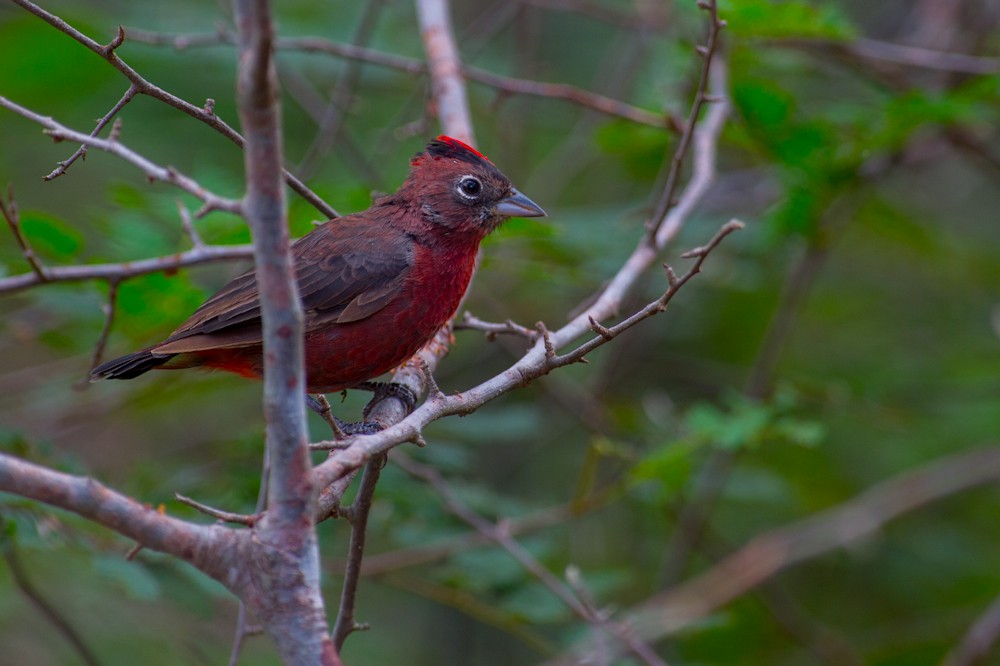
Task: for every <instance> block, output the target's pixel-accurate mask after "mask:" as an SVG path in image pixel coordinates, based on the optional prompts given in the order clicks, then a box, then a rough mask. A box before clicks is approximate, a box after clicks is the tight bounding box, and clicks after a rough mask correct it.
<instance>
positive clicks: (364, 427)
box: [333, 416, 385, 436]
mask: <svg viewBox="0 0 1000 666" xmlns="http://www.w3.org/2000/svg"><path fill="white" fill-rule="evenodd" d="M333 420H334V422H335V423H336V424H337V427H338V428H339V429H340V432H342V433H344V434H345V435H348V436H350V435H374V434H375V433H377V432H381V431H383V430H385V426H384V425H382V424H381V423H376V422H375V421H357V422H355V423H348V422H346V421H341V420H340V419H338V418H337V417H336V416H334V417H333Z"/></svg>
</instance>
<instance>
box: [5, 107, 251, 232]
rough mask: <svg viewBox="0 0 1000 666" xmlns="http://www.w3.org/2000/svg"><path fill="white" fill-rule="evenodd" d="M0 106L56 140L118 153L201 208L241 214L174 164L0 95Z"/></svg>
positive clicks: (233, 203)
mask: <svg viewBox="0 0 1000 666" xmlns="http://www.w3.org/2000/svg"><path fill="white" fill-rule="evenodd" d="M0 106H3V107H5V108H7V109H9V110H11V111H13V112H14V113H17V114H18V115H21V116H24V117H25V118H27V119H28V120H31V121H34V122H36V123H38V124H39V125H41V126H42V127H44V128H46V129H45V133H46V134H48V135H49V136H51V137H52V138H54V139H56V140H57V141H64V140H68V141H74V142H76V143H81V144H84V145H88V146H93V147H94V148H98V149H100V150H103V151H105V152H107V153H111V154H112V155H115V156H116V157H119V158H121V159H123V160H125V161H126V162H128V163H130V164H132V165H133V166H135V167H138V168H139V169H140V170H141V171H142V172H143V173H145V174H146V178H148V179H149V180H150V181H157V180H158V181H161V182H164V183H170V184H171V185H175V186H176V187H179V188H180V189H182V190H184V191H185V192H188V193H189V194H191V195H193V196H195V197H197V198H198V199H200V200H201V201H204V202H205V208H204V209H203V210H204V212H208V211H209V210H224V211H227V212H230V213H234V214H240V212H241V211H240V204H239V202H238V201H233V200H231V199H224V198H222V197H220V196H218V195H215V194H213V193H211V192H209V191H208V190H206V189H205V188H204V187H202V186H201V185H200V184H199V183H198V182H197V181H195V180H194V179H192V178H189V177H187V176H185V175H184V174H182V173H180V172H179V171H177V170H176V169H174V168H173V167H161V166H159V165H156V164H153V163H152V162H150V161H149V160H147V159H146V158H145V157H143V156H142V155H140V154H139V153H137V152H135V151H133V150H131V149H130V148H127V147H125V146H124V145H122V144H121V143H118V142H117V141H114V140H112V139H101V138H98V137H95V136H90V135H87V134H82V133H81V132H77V131H75V130H71V129H69V128H68V127H65V126H63V125H60V124H59V123H57V122H56V121H55V120H53V119H52V118H49V117H48V116H42V115H40V114H37V113H35V112H34V111H31V110H30V109H27V108H25V107H23V106H21V105H19V104H15V103H14V102H12V101H10V100H9V99H7V98H6V97H0Z"/></svg>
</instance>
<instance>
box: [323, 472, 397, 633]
mask: <svg viewBox="0 0 1000 666" xmlns="http://www.w3.org/2000/svg"><path fill="white" fill-rule="evenodd" d="M384 465H385V456H377V457H375V458H373V459H372V460H371V461H369V462H368V464H367V465H365V471H364V473H363V474H362V475H361V484H360V485H359V486H358V494H357V496H356V497H355V498H354V502H353V503H352V504H351V506H350V507H349V510H348V517H349V518H350V521H351V542H350V545H349V546H348V556H347V566H345V567H344V587H343V589H342V590H341V593H340V609H339V610H338V611H337V620H336V622H335V623H334V625H333V632H332V633H331V636H332V637H333V644H334V645H335V646H336V648H337V652H340V650H341V648H342V647H343V646H344V641H345V640H346V639H347V637H348V636H349V635H350V634H351V633H352V632H354V631H364V630H366V629H368V626H367V625H364V624H358V622H357V621H355V619H354V610H355V603H356V600H357V592H358V581H359V580H360V579H361V562H362V560H363V558H364V554H365V536H366V532H367V530H368V514H369V513H370V512H371V508H372V500H373V499H374V497H375V484H377V483H378V477H379V474H381V472H382V467H383V466H384Z"/></svg>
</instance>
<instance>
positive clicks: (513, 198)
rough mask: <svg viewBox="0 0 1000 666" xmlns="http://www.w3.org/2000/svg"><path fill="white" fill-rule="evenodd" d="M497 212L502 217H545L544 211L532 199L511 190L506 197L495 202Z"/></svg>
mask: <svg viewBox="0 0 1000 666" xmlns="http://www.w3.org/2000/svg"><path fill="white" fill-rule="evenodd" d="M496 210H497V214H498V215H502V216H504V217H545V211H544V210H542V207H541V206H539V205H538V204H536V203H535V202H534V201H532V200H531V199H529V198H528V197H526V196H524V195H523V194H521V193H520V192H518V191H517V190H513V192H512V193H511V195H510V196H509V197H507V198H506V199H501V200H500V201H499V202H498V203H497V209H496Z"/></svg>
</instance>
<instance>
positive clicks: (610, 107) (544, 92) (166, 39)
mask: <svg viewBox="0 0 1000 666" xmlns="http://www.w3.org/2000/svg"><path fill="white" fill-rule="evenodd" d="M129 39H131V40H132V41H136V42H143V43H145V44H153V45H159V46H172V47H173V48H175V49H178V50H183V49H186V48H193V47H205V46H221V45H227V44H234V43H235V38H234V37H233V36H232V35H230V34H229V33H227V32H224V31H222V32H213V33H197V34H190V35H186V34H185V35H168V34H162V33H157V32H149V31H145V30H136V29H131V28H130V29H129ZM275 48H277V49H278V50H279V51H301V52H303V53H319V54H323V55H328V56H333V57H337V58H344V59H346V60H355V61H358V62H365V63H368V64H372V65H378V66H380V67H388V68H390V69H395V70H398V71H400V72H404V73H406V74H426V73H427V71H428V69H427V64H426V63H423V62H421V61H420V60H417V59H416V58H408V57H406V56H401V55H396V54H394V53H386V52H384V51H379V50H376V49H372V48H366V47H363V46H358V45H355V44H342V43H339V42H333V41H330V40H326V39H321V38H319V37H291V38H284V39H279V40H277V41H276V42H275ZM459 67H460V71H461V73H462V74H464V75H465V77H466V78H468V79H469V80H470V81H476V82H477V83H481V84H483V85H486V86H489V87H491V88H493V89H495V90H498V91H500V92H502V93H505V94H509V95H526V96H530V97H540V98H548V99H558V100H563V101H566V102H570V103H572V104H576V105H578V106H582V107H584V108H588V109H593V110H594V111H598V112H600V113H603V114H605V115H607V116H611V117H616V118H622V119H624V120H629V121H631V122H634V123H638V124H641V125H649V126H651V127H663V128H667V129H669V130H670V131H672V132H678V133H679V132H680V131H681V127H682V126H683V121H682V120H681V119H679V118H677V117H675V116H674V115H672V114H664V113H657V112H654V111H648V110H646V109H643V108H640V107H637V106H634V105H632V104H629V103H627V102H623V101H620V100H617V99H613V98H611V97H607V96H606V95H601V94H599V93H595V92H591V91H590V90H587V89H585V88H579V87H577V86H573V85H570V84H567V83H552V82H547V81H533V80H530V79H522V78H518V77H514V76H507V75H505V74H498V73H496V72H491V71H488V70H485V69H481V68H478V67H471V66H469V65H464V64H461V63H459Z"/></svg>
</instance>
